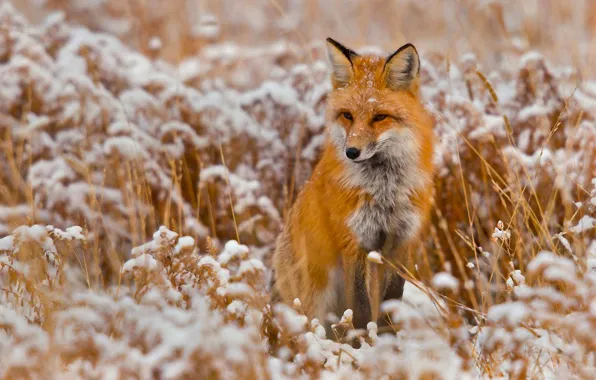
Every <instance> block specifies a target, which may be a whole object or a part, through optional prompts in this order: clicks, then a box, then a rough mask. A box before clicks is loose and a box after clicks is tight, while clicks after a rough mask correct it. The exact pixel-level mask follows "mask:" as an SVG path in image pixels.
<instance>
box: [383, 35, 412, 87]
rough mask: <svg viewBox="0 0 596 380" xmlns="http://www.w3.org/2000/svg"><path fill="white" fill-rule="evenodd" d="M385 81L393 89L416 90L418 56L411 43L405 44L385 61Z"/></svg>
mask: <svg viewBox="0 0 596 380" xmlns="http://www.w3.org/2000/svg"><path fill="white" fill-rule="evenodd" d="M383 71H384V74H385V82H386V83H387V87H389V88H391V89H393V90H412V91H414V92H416V91H417V88H418V81H417V79H418V74H419V72H420V58H419V57H418V52H417V51H416V48H415V47H414V45H412V44H406V45H404V46H402V47H400V48H399V49H397V51H395V53H393V54H391V55H390V56H389V57H388V58H387V61H385V68H384V70H383Z"/></svg>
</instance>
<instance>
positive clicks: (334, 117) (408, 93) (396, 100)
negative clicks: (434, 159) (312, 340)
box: [326, 38, 432, 163]
mask: <svg viewBox="0 0 596 380" xmlns="http://www.w3.org/2000/svg"><path fill="white" fill-rule="evenodd" d="M327 53H328V56H329V60H330V63H331V68H332V74H331V82H332V85H333V90H332V91H331V93H330V94H329V97H328V102H327V114H326V122H327V128H328V133H329V136H330V137H331V142H332V143H333V145H334V146H335V147H336V149H337V152H338V155H339V156H340V158H342V159H344V160H347V161H349V162H354V163H363V162H366V161H368V160H369V159H371V158H372V157H378V158H383V157H385V158H390V157H392V156H393V157H396V156H397V157H399V156H404V155H413V154H416V153H420V152H421V151H422V150H430V149H431V148H430V146H428V145H430V144H431V141H430V140H431V137H432V123H431V121H430V119H429V116H428V114H427V113H426V111H425V109H424V106H423V105H422V104H421V102H420V100H419V96H418V87H419V72H420V59H419V57H418V52H417V51H416V48H415V47H414V45H412V44H406V45H404V46H402V47H400V48H399V49H397V50H396V51H395V52H394V53H393V54H390V55H389V56H378V55H359V54H357V53H356V52H354V51H353V50H351V49H348V48H347V47H345V46H343V45H341V44H340V43H339V42H337V41H335V40H333V39H331V38H328V39H327Z"/></svg>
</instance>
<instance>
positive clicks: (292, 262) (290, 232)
mask: <svg viewBox="0 0 596 380" xmlns="http://www.w3.org/2000/svg"><path fill="white" fill-rule="evenodd" d="M412 49H413V47H412ZM414 52H415V50H414ZM416 58H417V55H416ZM338 59H339V60H342V59H343V58H342V57H341V56H340V57H339V58H338ZM386 62H387V60H386V58H385V57H379V56H374V55H371V56H359V55H358V56H353V57H351V62H350V61H347V63H346V62H342V61H340V62H339V64H338V65H341V64H344V65H345V66H341V67H339V69H340V70H348V75H349V80H348V81H347V82H345V77H340V78H339V79H337V78H336V77H333V76H332V81H333V84H334V89H333V91H332V92H331V93H330V95H329V98H328V105H327V115H326V119H327V122H328V123H335V124H337V125H339V126H341V127H342V128H344V130H345V134H346V137H347V139H346V146H354V147H357V148H359V149H361V148H363V147H365V146H367V144H372V143H374V142H375V141H376V140H377V139H379V137H380V136H382V135H383V133H385V132H386V131H388V130H396V131H397V130H400V129H403V128H409V129H410V130H411V132H412V134H413V135H414V138H415V141H416V145H417V147H418V158H417V160H416V161H417V166H418V169H419V170H420V172H421V173H423V174H424V175H426V176H428V178H429V180H427V181H425V182H424V184H423V185H421V186H420V187H416V188H411V189H409V190H410V192H409V199H410V202H411V204H412V206H413V209H415V210H416V212H417V214H418V215H419V217H420V221H421V223H420V224H421V227H422V225H423V224H424V223H426V221H427V219H428V214H429V210H430V204H431V192H432V188H431V186H432V182H431V181H430V178H432V173H433V166H432V154H433V141H432V140H433V131H432V128H433V123H432V119H431V117H430V116H429V115H428V113H427V111H426V110H425V108H424V107H423V105H422V104H421V102H420V99H419V96H418V86H419V80H418V75H417V72H416V76H415V78H413V80H412V81H410V82H409V83H408V84H407V86H406V87H404V88H399V89H396V88H391V86H390V85H388V78H387V75H388V73H387V70H388V69H387V67H386V66H387V65H386ZM348 64H349V65H350V66H348ZM342 74H343V75H346V74H345V73H344V72H342ZM342 80H343V82H342ZM344 112H348V113H350V115H351V117H352V120H349V119H347V118H346V117H344V114H343V113H344ZM379 114H383V115H389V116H390V117H386V118H385V119H383V120H380V121H376V122H373V121H372V120H373V118H374V116H375V115H379ZM327 137H328V138H327V140H326V144H325V148H324V152H323V156H322V158H321V160H320V162H319V163H318V164H317V165H316V167H315V169H314V172H313V175H312V177H311V179H310V181H308V182H307V183H306V184H305V185H304V188H303V189H302V191H301V193H300V194H299V196H298V198H297V200H296V202H295V204H294V205H293V207H292V209H291V211H290V213H289V215H288V218H287V221H286V225H285V228H284V231H283V233H282V235H281V236H280V238H279V240H278V245H277V248H276V252H275V254H274V267H275V276H276V279H275V281H276V282H275V289H274V291H275V292H276V294H277V296H278V297H279V298H280V299H281V300H282V301H284V302H292V300H293V299H294V298H299V299H300V300H301V303H302V306H303V308H304V311H305V313H306V314H307V315H308V316H309V317H311V318H313V317H318V318H324V317H325V315H326V313H328V312H330V311H332V312H336V313H342V312H343V310H344V309H345V308H351V307H353V305H354V301H353V299H354V287H355V285H354V275H355V272H356V271H357V270H359V269H358V268H360V267H358V266H357V263H358V262H359V260H360V261H362V260H365V258H366V255H367V253H368V252H367V251H366V250H365V249H364V248H363V247H362V246H361V244H360V243H359V241H358V238H357V236H355V234H354V232H353V231H352V230H351V229H350V227H349V226H348V223H347V220H348V219H349V218H350V216H351V215H352V214H353V213H354V212H355V211H356V210H358V209H360V208H361V207H362V206H363V205H364V204H366V203H370V202H373V203H374V202H375V199H374V197H373V196H371V194H369V193H368V192H367V191H366V190H365V189H363V188H361V187H354V186H348V185H346V181H345V178H346V177H347V176H349V175H350V174H349V170H348V167H347V166H348V165H358V164H357V163H353V162H348V161H347V160H346V159H345V158H344V157H341V154H342V153H341V152H340V151H338V149H337V147H336V146H335V145H334V144H333V142H332V139H331V137H330V136H329V134H328V136H327ZM389 232H390V231H389ZM417 239H418V237H415V238H413V239H410V240H409V241H406V242H402V243H401V244H400V245H399V246H398V247H394V250H397V251H399V250H400V249H403V248H404V247H406V246H410V245H412V244H413V243H414V240H417ZM396 257H397V258H398V259H399V257H400V255H399V253H398V254H397V255H396ZM334 271H335V273H340V275H341V274H343V278H340V279H339V281H341V283H343V284H344V286H345V291H344V296H343V297H342V296H341V295H340V293H341V292H334V291H331V292H330V294H328V291H329V289H332V288H333V286H334V284H332V283H331V281H333V279H332V275H331V274H332V273H333V272H334ZM381 273H383V272H382V271H381ZM377 313H378V310H374V311H373V313H372V314H374V315H376V314H377Z"/></svg>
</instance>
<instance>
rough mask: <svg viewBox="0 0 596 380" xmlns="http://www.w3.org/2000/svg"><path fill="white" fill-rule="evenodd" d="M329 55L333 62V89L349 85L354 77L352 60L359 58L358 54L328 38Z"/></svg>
mask: <svg viewBox="0 0 596 380" xmlns="http://www.w3.org/2000/svg"><path fill="white" fill-rule="evenodd" d="M327 55H328V56H329V61H330V62H331V69H332V70H333V71H332V74H331V80H332V82H333V87H343V86H345V85H347V84H348V82H349V81H350V79H351V78H352V76H353V75H354V69H353V67H352V58H353V57H355V56H357V55H358V54H356V52H354V51H353V50H350V49H348V48H347V47H345V46H343V45H342V44H340V43H339V42H337V41H335V40H334V39H332V38H327Z"/></svg>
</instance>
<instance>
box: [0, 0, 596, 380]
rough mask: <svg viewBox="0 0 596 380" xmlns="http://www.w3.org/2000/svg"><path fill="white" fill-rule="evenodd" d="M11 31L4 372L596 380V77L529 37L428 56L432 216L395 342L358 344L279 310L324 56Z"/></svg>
mask: <svg viewBox="0 0 596 380" xmlns="http://www.w3.org/2000/svg"><path fill="white" fill-rule="evenodd" d="M49 3H55V4H54V5H55V6H62V7H64V9H66V10H67V14H69V15H72V12H74V11H73V8H72V4H74V3H75V2H69V1H64V2H60V1H56V2H49ZM76 3H77V4H84V2H76ZM96 3H97V4H96ZM148 3H151V2H148ZM484 3H491V4H493V5H490V4H489V5H483V6H488V7H492V6H497V7H498V6H503V5H502V4H501V3H502V2H484ZM94 4H95V5H94ZM102 4H103V5H102ZM105 4H111V2H89V3H88V5H89V6H91V5H93V6H104V5H105ZM495 4H496V5H495ZM148 6H149V5H148ZM79 11H80V9H79ZM116 11H117V10H116ZM116 11H114V10H113V9H112V11H111V12H116ZM116 13H117V12H116ZM98 15H99V16H98V17H99V18H101V17H103V21H104V22H105V20H107V19H108V18H107V16H105V14H100V13H98ZM75 16H76V15H75ZM73 17H74V16H73ZM81 20H82V21H83V22H87V21H88V20H87V21H85V20H84V19H80V18H79V21H81ZM214 20H215V21H216V19H213V18H210V19H209V20H207V21H205V25H203V27H202V28H199V29H201V30H199V31H197V33H198V34H199V35H202V34H201V33H203V32H204V33H206V34H205V35H209V36H211V37H209V38H213V36H214V35H216V34H217V30H216V28H217V24H216V23H215V22H214ZM95 21H96V22H99V21H100V20H99V19H98V20H95ZM116 21H117V20H113V23H112V24H110V25H111V26H112V27H115V26H118V25H119V24H118V23H117V22H116ZM91 24H92V23H91V22H87V25H91ZM0 25H1V27H0V31H1V32H2V33H0V142H1V143H2V146H1V147H0V201H1V202H0V289H1V292H0V377H1V378H11V379H12V378H85V379H86V378H102V379H103V378H114V379H118V378H122V379H124V378H139V379H155V378H158V379H162V378H163V379H179V378H189V379H191V378H192V379H195V378H222V379H228V378H259V379H261V378H274V379H277V378H296V377H305V378H306V377H323V378H346V379H347V378H350V379H351V378H362V379H368V378H448V379H465V378H478V377H480V378H524V377H531V378H542V377H548V378H570V377H576V378H595V377H596V354H595V352H596V340H594V338H593V333H592V332H593V331H595V329H596V226H595V218H596V91H595V90H594V89H595V88H596V82H594V81H593V80H591V79H590V77H588V76H585V75H580V73H579V72H578V71H577V70H576V69H574V68H568V67H563V66H559V65H558V64H555V63H553V62H551V61H550V60H547V59H546V58H544V57H543V56H542V55H541V54H539V53H537V52H535V51H531V50H529V49H527V47H524V46H521V47H519V46H518V45H519V44H515V45H516V46H518V47H519V48H518V49H517V50H515V49H514V50H513V51H507V55H508V57H509V59H508V60H506V61H503V62H502V63H501V64H500V65H498V69H494V70H491V69H490V67H489V69H484V68H483V66H482V65H480V64H479V63H478V61H477V59H476V58H475V57H474V56H473V55H465V56H462V57H460V59H454V57H451V58H449V57H445V56H443V55H441V54H437V53H433V52H432V51H424V50H422V51H421V52H422V59H423V61H422V72H421V76H422V89H423V90H422V91H423V93H422V95H423V98H424V100H425V102H427V105H428V107H429V109H430V110H431V111H432V112H433V114H434V115H435V119H436V135H437V146H436V151H437V152H436V157H435V158H436V160H435V161H436V166H437V176H436V179H435V194H434V207H433V211H432V223H431V225H430V226H429V228H428V230H427V231H425V234H424V236H425V243H426V244H425V246H424V249H423V250H421V251H420V252H404V257H403V265H401V266H399V267H395V268H392V270H396V271H398V272H399V273H400V274H401V275H402V276H404V277H405V278H406V279H407V280H408V283H407V286H406V291H405V295H404V299H403V300H401V301H397V300H393V301H389V302H386V303H385V304H383V305H382V309H383V311H385V312H387V313H389V314H391V315H392V317H393V321H395V325H394V326H391V327H378V326H376V325H375V324H374V323H370V324H369V325H368V326H367V327H368V328H367V330H366V331H355V330H354V329H353V328H352V322H351V319H352V313H351V311H349V310H348V311H346V313H344V314H343V316H329V321H317V320H312V321H310V320H308V318H306V317H305V316H304V315H303V313H302V311H301V303H300V300H295V301H294V303H293V304H292V305H282V304H278V305H269V277H270V270H269V258H270V254H271V249H272V247H273V244H274V241H275V237H276V236H277V234H278V232H279V230H280V227H281V225H282V221H283V218H284V215H285V214H286V212H287V210H288V208H289V206H290V205H291V203H292V200H293V199H294V198H295V196H296V194H297V192H298V191H299V189H300V188H301V185H302V184H303V183H304V181H306V180H307V179H308V177H309V175H310V172H311V168H312V166H313V165H314V163H315V162H316V160H317V157H318V154H319V153H320V151H321V147H322V143H323V139H322V138H321V136H322V131H323V110H324V106H325V97H326V93H327V92H328V91H329V84H328V78H327V76H328V71H327V66H326V64H325V62H323V61H321V60H320V57H323V56H324V55H323V54H322V53H323V50H322V45H321V43H320V42H319V41H318V40H319V39H317V40H316V41H315V42H312V43H308V44H306V43H304V42H303V41H301V42H300V43H299V44H294V43H292V42H291V41H290V42H288V41H287V40H284V41H282V42H276V43H271V44H264V45H262V46H260V47H258V48H254V47H250V46H248V45H247V46H245V47H241V46H231V45H228V44H225V43H216V44H212V45H208V46H207V45H206V46H204V48H202V49H200V52H199V53H198V54H197V55H192V56H188V57H186V59H185V60H184V61H182V62H181V63H180V64H174V63H171V62H166V61H163V60H160V59H157V58H156V55H155V54H153V53H151V52H147V51H145V54H144V53H141V52H139V51H136V50H135V49H134V48H132V47H131V45H132V46H134V45H135V43H131V41H130V40H129V39H127V38H126V33H124V34H123V33H119V32H118V31H114V30H110V32H111V33H113V34H114V35H118V36H119V38H120V39H119V38H116V37H114V36H113V35H110V34H104V33H101V32H93V31H91V30H90V29H87V27H85V26H75V24H74V23H71V22H69V21H67V20H65V19H64V17H63V16H61V15H60V14H51V15H49V16H48V17H46V18H45V19H44V21H43V22H42V23H41V24H39V25H33V24H32V23H30V22H29V21H28V20H27V19H26V18H25V17H23V16H22V15H21V14H19V13H18V12H16V11H15V9H14V8H13V7H12V6H11V5H10V4H9V3H7V2H3V3H0ZM92 26H93V28H94V29H100V30H106V29H107V28H106V27H103V28H102V27H101V23H100V24H93V25H92ZM146 28H147V30H145V32H146V31H148V30H150V26H146ZM202 29H207V30H208V32H205V31H202ZM147 35H149V34H147ZM156 38H158V37H156V36H151V38H148V42H147V43H148V44H149V45H150V48H151V49H150V50H151V51H154V50H160V49H161V48H164V47H165V46H167V44H168V41H169V40H168V39H165V38H160V39H156ZM133 42H134V41H133ZM224 42H225V41H224ZM522 45H523V44H522ZM550 53H551V54H549V56H550V55H552V53H553V52H552V51H551V52H550ZM554 53H556V51H555V52H554ZM495 67H497V66H495ZM368 258H369V259H370V260H371V261H372V262H380V261H381V257H380V256H379V255H378V254H377V253H375V252H371V253H370V254H369V256H368ZM327 322H331V323H332V324H333V325H334V326H335V328H334V329H333V331H325V328H324V327H323V326H324V325H326V324H327ZM355 342H356V343H357V344H353V343H355Z"/></svg>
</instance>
